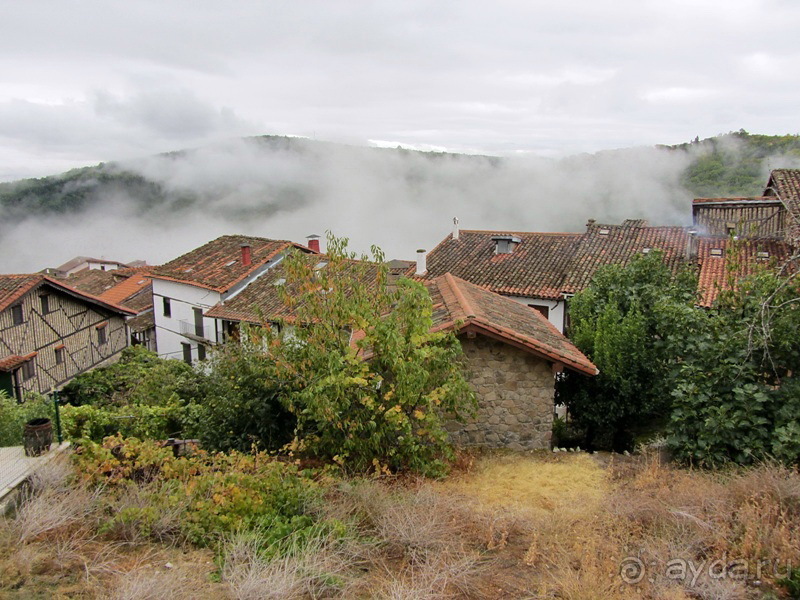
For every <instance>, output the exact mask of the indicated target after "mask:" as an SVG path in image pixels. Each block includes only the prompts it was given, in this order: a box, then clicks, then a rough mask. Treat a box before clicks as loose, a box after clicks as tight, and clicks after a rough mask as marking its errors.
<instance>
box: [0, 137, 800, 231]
mask: <svg viewBox="0 0 800 600" xmlns="http://www.w3.org/2000/svg"><path fill="white" fill-rule="evenodd" d="M244 143H246V144H248V145H250V146H252V147H254V148H257V149H258V152H260V153H262V154H263V156H264V159H265V161H266V162H267V163H268V164H272V165H273V167H272V168H266V169H265V172H274V173H275V177H274V180H273V179H270V177H269V176H265V177H264V178H263V180H262V181H260V182H259V186H260V187H259V190H258V194H259V195H260V196H261V197H262V198H265V199H268V200H266V201H265V202H264V203H262V205H261V207H260V208H259V212H260V214H269V213H270V211H271V210H274V211H278V210H281V209H284V208H285V207H286V206H287V204H289V203H291V204H294V205H298V204H299V205H302V204H304V203H306V202H308V201H309V200H310V196H311V195H313V193H314V190H313V189H311V187H308V188H304V187H303V186H302V185H298V184H297V182H296V180H295V181H290V180H288V179H287V178H285V177H283V176H282V174H281V167H280V164H281V163H280V161H281V159H282V158H286V157H287V156H290V157H291V159H292V161H295V162H296V161H298V160H299V161H303V162H304V163H305V164H306V165H307V167H308V168H309V169H310V170H311V171H312V172H313V169H314V164H315V162H318V161H320V160H322V158H321V157H323V156H324V157H326V160H330V157H331V156H333V157H335V156H336V155H337V154H348V155H349V156H350V157H351V158H352V155H353V154H356V155H359V154H360V155H363V156H364V157H365V159H367V160H365V162H373V161H369V160H368V159H369V158H370V157H373V156H376V155H383V156H384V157H387V155H389V156H388V157H387V158H389V159H396V162H397V163H399V164H405V163H403V158H404V157H408V155H410V154H413V155H417V156H418V157H419V158H420V159H421V160H422V161H424V162H425V163H426V165H427V167H429V168H430V169H431V170H433V171H436V169H437V164H439V165H442V164H444V163H447V162H448V161H454V160H458V161H461V162H462V163H463V162H465V161H466V162H468V163H469V162H474V164H475V166H476V168H481V169H492V168H494V167H497V166H500V165H501V164H502V163H503V162H504V161H505V160H509V159H502V158H494V157H487V156H470V155H457V154H448V153H437V152H424V153H423V152H416V151H413V150H405V149H400V148H397V149H384V148H358V147H354V146H345V145H341V144H334V143H330V142H321V141H314V140H308V139H302V138H287V137H280V136H261V137H257V138H248V139H247V140H245V141H244ZM658 150H659V152H664V153H672V154H674V153H686V155H687V157H689V160H688V161H687V162H688V167H686V168H685V169H684V171H683V172H682V173H681V174H680V182H679V183H680V184H682V185H683V187H685V189H686V192H687V196H740V195H742V196H747V195H757V194H759V193H761V191H762V190H763V187H764V183H765V181H766V178H765V175H766V173H767V172H768V171H769V169H770V168H778V167H787V166H798V165H800V136H798V135H784V136H767V135H755V134H749V133H747V132H746V131H744V130H742V131H739V132H733V133H729V134H724V135H720V136H716V137H713V138H708V139H705V140H695V141H693V142H688V143H686V144H680V145H676V146H659V147H658ZM193 152H196V151H192V150H187V151H180V152H173V153H168V154H163V155H159V156H157V157H152V158H151V159H148V161H149V162H148V165H149V168H141V163H142V161H139V163H138V164H134V163H131V164H125V165H123V164H117V163H105V164H100V165H97V166H92V167H85V168H81V169H74V170H71V171H68V172H66V173H63V174H60V175H54V176H50V177H43V178H40V179H25V180H20V181H15V182H9V183H0V214H2V215H3V216H4V217H5V218H11V219H13V218H31V217H35V215H37V214H59V213H62V214H63V213H76V212H80V211H81V210H83V209H86V208H88V207H89V206H91V205H94V204H95V203H96V202H107V201H108V200H109V199H110V198H113V199H115V200H120V199H121V200H122V201H123V202H126V203H129V204H132V205H133V206H131V207H130V208H134V212H139V211H141V212H146V211H148V210H151V209H153V208H156V207H158V208H159V209H161V210H168V211H171V212H175V211H181V210H186V209H188V208H190V207H191V206H192V205H193V204H194V203H195V202H196V201H198V200H203V199H204V198H205V199H208V197H211V196H214V195H215V194H222V193H227V192H229V190H223V189H218V188H216V187H215V185H212V184H209V186H208V187H207V188H202V186H200V185H198V184H196V183H195V184H194V185H191V186H169V185H165V184H164V183H163V182H164V181H167V180H169V178H168V177H152V176H150V174H151V173H153V172H154V171H155V172H158V173H165V172H168V171H169V170H170V168H171V164H174V165H178V164H180V162H181V161H182V160H183V159H184V158H186V157H189V156H191V155H192V153H193ZM566 160H569V159H566ZM270 161H271V163H270ZM156 163H157V167H155V168H154V167H153V165H154V164H156ZM275 163H277V165H278V166H277V167H275V166H274V165H275ZM351 164H352V162H351ZM414 164H416V165H417V167H416V169H417V171H419V161H416V162H415V163H414ZM622 166H623V167H624V165H622ZM236 167H237V165H232V170H233V174H234V175H235V169H236ZM341 176H342V177H347V176H348V174H347V173H346V172H343V173H342V174H341ZM574 176H575V177H576V178H580V177H581V173H580V172H575V173H574ZM402 177H403V179H404V180H405V181H406V183H408V182H411V183H412V184H413V183H414V180H415V178H420V177H421V175H420V174H419V173H418V172H417V173H415V172H414V169H409V170H408V171H407V172H405V173H403V174H402ZM387 185H391V181H387Z"/></svg>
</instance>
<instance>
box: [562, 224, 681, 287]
mask: <svg viewBox="0 0 800 600" xmlns="http://www.w3.org/2000/svg"><path fill="white" fill-rule="evenodd" d="M641 223H643V222H642V221H626V222H624V223H623V224H622V225H601V224H596V223H590V224H589V225H587V227H586V233H585V234H583V235H582V236H581V239H580V242H579V243H578V245H577V248H576V249H575V252H574V254H573V257H572V261H571V262H570V264H569V267H568V268H567V271H566V274H565V276H564V281H563V283H562V286H561V291H563V292H565V293H569V294H575V293H577V292H580V291H583V290H584V289H586V288H587V287H588V286H589V283H590V282H591V280H592V277H594V274H595V273H596V272H597V270H598V269H599V268H600V267H602V266H605V265H612V264H617V265H626V264H627V263H628V262H630V260H631V259H632V258H633V257H634V256H635V255H637V254H639V253H641V252H644V251H647V250H646V249H648V248H649V249H650V250H660V251H662V253H663V255H664V262H665V263H666V264H667V266H669V267H670V268H671V269H673V270H677V268H678V267H679V266H680V265H681V264H683V263H684V262H685V258H686V244H687V242H688V235H689V234H688V232H689V228H688V227H648V226H644V225H641Z"/></svg>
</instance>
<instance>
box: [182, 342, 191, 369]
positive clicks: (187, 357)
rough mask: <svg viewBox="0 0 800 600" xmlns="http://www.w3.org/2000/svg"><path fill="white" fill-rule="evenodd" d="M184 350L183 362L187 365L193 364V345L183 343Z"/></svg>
mask: <svg viewBox="0 0 800 600" xmlns="http://www.w3.org/2000/svg"><path fill="white" fill-rule="evenodd" d="M181 347H182V348H183V362H185V363H186V364H187V365H190V364H192V345H191V344H189V343H187V342H181Z"/></svg>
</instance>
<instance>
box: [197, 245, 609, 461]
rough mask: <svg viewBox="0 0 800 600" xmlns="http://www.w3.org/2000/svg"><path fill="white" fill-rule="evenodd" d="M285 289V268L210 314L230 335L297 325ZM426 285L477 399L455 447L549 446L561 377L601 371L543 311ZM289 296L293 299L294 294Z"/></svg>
mask: <svg viewBox="0 0 800 600" xmlns="http://www.w3.org/2000/svg"><path fill="white" fill-rule="evenodd" d="M319 260H320V267H319V268H324V265H325V256H324V255H321V256H320V257H319ZM367 269H369V265H367ZM374 271H375V273H377V267H374ZM370 273H371V272H370V271H369V270H367V272H366V278H365V279H366V281H367V282H368V283H369V282H371V281H372V279H373V278H372V277H371V275H370ZM286 285H290V284H287V283H286V278H285V276H284V273H283V268H282V266H277V267H276V268H274V269H272V270H271V271H270V272H269V273H267V274H265V275H264V276H263V277H261V278H260V279H259V280H258V281H255V282H253V283H251V284H250V285H249V286H248V287H247V288H246V289H244V290H243V291H242V292H241V293H240V294H238V295H236V296H235V297H233V298H230V299H228V300H225V301H223V302H220V303H219V304H217V305H216V306H214V307H213V308H211V309H210V310H208V311H207V312H206V313H205V315H206V317H212V318H215V319H219V320H221V321H222V328H223V329H225V330H228V331H234V330H235V329H236V328H237V327H238V325H239V324H240V323H243V322H245V323H251V324H261V325H269V326H275V324H286V323H289V324H293V323H294V320H295V315H294V312H293V310H292V309H291V308H290V307H287V306H286V304H285V303H284V302H283V300H282V299H281V295H280V292H279V288H280V287H281V286H286ZM390 285H391V280H390ZM425 285H426V287H427V288H428V292H429V293H430V295H431V299H432V302H433V328H432V330H433V331H443V330H448V331H453V332H455V333H456V335H457V336H458V338H459V340H460V341H461V344H462V347H463V349H464V354H465V357H466V361H467V372H468V378H469V381H470V383H471V385H472V387H473V389H474V390H475V392H476V395H477V398H478V413H477V415H476V416H475V418H474V419H472V420H470V421H469V422H468V423H466V424H459V423H455V422H453V423H448V429H449V431H450V433H451V435H452V436H453V439H454V441H455V442H457V443H458V444H460V445H476V446H483V447H497V448H499V447H504V448H515V449H542V448H549V444H550V433H551V430H552V424H553V407H554V387H555V377H556V375H557V373H559V372H561V371H562V370H563V369H571V370H574V371H577V372H580V373H583V374H585V375H587V376H593V375H596V374H597V368H596V367H595V366H594V365H593V364H592V363H591V361H589V360H588V359H587V358H586V357H585V356H584V355H583V354H582V353H581V352H580V351H579V350H578V349H577V348H575V346H574V345H573V344H572V343H571V342H570V341H569V340H567V338H566V337H564V336H563V335H562V334H561V333H560V332H559V331H558V329H557V328H556V327H554V326H553V325H552V323H550V322H549V321H548V319H546V318H545V317H544V316H543V315H542V314H541V313H540V312H539V311H532V310H530V309H529V308H527V307H526V306H524V305H522V304H521V303H519V302H515V301H513V300H511V299H509V298H506V297H503V296H500V295H499V294H495V293H493V292H490V291H487V290H485V289H483V288H481V287H479V286H476V285H473V284H471V283H468V282H466V281H464V280H463V279H459V278H457V277H454V276H452V275H450V274H445V275H443V276H441V277H437V278H434V279H432V280H430V281H426V282H425ZM286 290H287V292H289V293H290V294H291V291H292V290H291V288H286ZM354 335H355V333H354Z"/></svg>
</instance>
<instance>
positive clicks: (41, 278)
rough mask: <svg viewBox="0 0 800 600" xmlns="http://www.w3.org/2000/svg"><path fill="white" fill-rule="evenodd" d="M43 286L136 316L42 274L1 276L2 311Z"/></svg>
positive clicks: (0, 298) (129, 310) (111, 303)
mask: <svg viewBox="0 0 800 600" xmlns="http://www.w3.org/2000/svg"><path fill="white" fill-rule="evenodd" d="M42 285H49V286H51V287H53V288H55V289H57V290H60V291H62V292H65V293H67V294H70V295H72V296H75V297H77V298H80V299H82V300H84V301H87V302H91V303H93V304H97V305H99V306H102V307H104V308H106V309H110V310H112V311H114V312H121V313H124V314H129V315H133V314H136V313H135V312H134V311H133V310H131V309H129V308H126V307H124V306H120V305H119V304H116V303H114V302H109V301H107V300H104V299H102V298H99V297H97V296H95V295H93V294H88V293H86V292H83V291H81V290H79V289H76V288H74V287H72V286H70V285H67V284H66V283H64V281H63V280H59V279H55V278H53V277H50V276H48V275H42V274H41V273H33V274H25V275H0V311H2V310H5V309H7V308H8V307H9V306H11V305H12V304H14V303H15V302H17V301H18V300H19V299H20V298H22V297H23V296H25V294H28V293H29V292H31V291H32V290H34V289H36V288H37V287H39V286H42Z"/></svg>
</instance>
